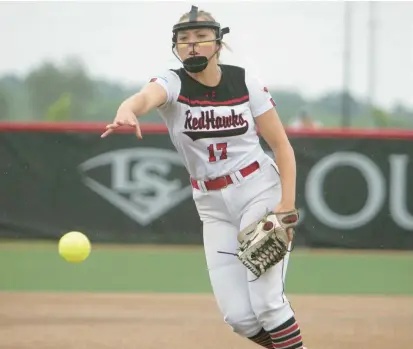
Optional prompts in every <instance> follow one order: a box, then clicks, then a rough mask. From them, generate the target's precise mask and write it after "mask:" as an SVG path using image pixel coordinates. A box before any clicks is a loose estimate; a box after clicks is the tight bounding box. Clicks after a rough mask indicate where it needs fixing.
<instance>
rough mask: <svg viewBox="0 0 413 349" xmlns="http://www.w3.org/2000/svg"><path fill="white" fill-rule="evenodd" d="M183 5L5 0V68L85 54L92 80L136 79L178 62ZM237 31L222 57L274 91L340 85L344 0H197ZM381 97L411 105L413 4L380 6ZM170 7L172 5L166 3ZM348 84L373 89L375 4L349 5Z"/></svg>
mask: <svg viewBox="0 0 413 349" xmlns="http://www.w3.org/2000/svg"><path fill="white" fill-rule="evenodd" d="M191 4H193V3H192V2H188V1H181V2H170V1H168V2H155V1H153V2H146V1H142V2H138V1H135V2H128V3H120V2H116V3H114V2H112V3H111V2H105V3H104V2H98V1H93V2H59V3H58V2H25V3H23V2H20V3H18V2H9V3H6V2H0V38H1V54H0V75H3V74H4V73H17V74H19V75H22V74H26V73H27V72H28V71H29V70H30V69H32V68H33V67H34V66H35V65H38V64H40V63H41V62H43V61H44V60H52V61H55V62H59V61H62V60H63V59H64V58H65V57H67V56H70V55H77V56H80V57H81V58H82V59H83V60H84V62H85V64H86V66H87V69H88V71H89V73H90V74H91V75H93V76H96V77H102V78H108V79H111V80H113V81H117V82H122V83H127V84H137V83H141V82H144V81H147V80H148V78H149V77H150V75H152V74H157V73H158V72H162V71H163V70H164V69H167V68H175V67H178V66H179V64H180V63H179V62H178V61H177V60H176V58H175V57H174V56H173V55H172V53H171V28H172V26H173V24H174V23H175V22H176V21H177V20H178V18H179V17H180V15H181V14H182V13H183V12H186V11H188V10H190V6H191ZM194 4H195V5H198V6H199V7H200V8H201V9H205V10H207V11H210V12H212V14H213V15H214V16H215V18H216V20H217V21H219V22H221V24H222V25H223V26H229V27H230V28H231V33H230V34H229V35H227V36H226V37H225V40H226V42H227V43H228V44H229V45H230V47H231V48H232V51H233V52H232V53H230V52H225V53H224V54H223V57H222V58H223V60H224V63H229V64H231V63H234V64H242V65H244V66H246V67H247V68H249V69H253V71H254V73H257V74H259V75H260V77H261V78H262V80H264V81H265V82H266V83H267V85H269V86H271V87H274V88H291V89H295V90H297V91H299V92H301V93H303V94H304V95H305V96H309V97H313V96H318V95H320V94H322V93H324V92H326V91H328V90H331V89H339V88H341V86H342V83H343V45H344V40H343V38H344V31H343V23H344V22H343V18H344V3H343V2H338V1H332V2H310V1H308V2H307V1H306V2H303V1H301V2H294V1H288V2H276V1H272V2H256V1H254V2H252V1H251V2H240V1H237V2H236V3H235V2H232V1H230V2H220V3H218V2H216V1H210V2H200V3H194ZM376 4H377V5H376V13H377V15H376V22H377V30H376V37H377V49H376V55H375V62H376V85H375V95H374V99H375V102H376V103H378V104H380V105H383V106H391V105H393V103H395V102H396V101H403V102H404V103H406V104H408V105H410V106H413V3H412V2H396V1H394V2H379V3H376ZM166 6H168V7H169V8H168V9H166ZM351 6H352V13H353V16H352V31H351V33H352V35H351V40H352V46H351V48H352V49H351V55H352V59H351V77H350V88H351V91H352V92H353V93H356V94H357V95H358V96H361V97H366V96H367V93H368V83H367V81H368V80H367V78H368V69H367V68H368V64H369V61H368V58H369V57H368V37H369V36H368V23H369V22H368V21H369V3H367V2H352V3H351Z"/></svg>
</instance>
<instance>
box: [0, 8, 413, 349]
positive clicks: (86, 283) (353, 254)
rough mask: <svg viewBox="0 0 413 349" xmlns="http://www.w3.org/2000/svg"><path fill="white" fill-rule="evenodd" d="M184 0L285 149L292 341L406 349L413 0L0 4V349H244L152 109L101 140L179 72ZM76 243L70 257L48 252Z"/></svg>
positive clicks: (411, 336) (332, 347)
mask: <svg viewBox="0 0 413 349" xmlns="http://www.w3.org/2000/svg"><path fill="white" fill-rule="evenodd" d="M193 4H194V5H198V6H199V8H200V9H203V10H206V11H209V12H211V13H212V15H213V16H214V17H215V19H216V20H217V21H218V22H220V23H221V24H222V26H224V27H225V26H229V27H230V29H231V33H230V34H229V35H227V36H226V37H225V41H226V43H227V44H228V46H229V48H230V50H224V51H223V54H222V61H223V63H228V64H238V65H242V66H244V67H246V68H247V69H248V70H249V71H251V72H252V73H253V74H256V75H258V76H259V77H260V78H261V80H262V81H263V82H264V83H265V84H266V86H267V87H268V88H269V90H270V92H271V93H272V95H273V97H274V100H275V101H276V103H277V110H278V112H279V115H280V117H281V118H282V121H283V122H284V125H285V126H286V127H287V132H288V134H289V137H290V140H291V143H292V145H293V148H294V151H295V155H296V160H297V207H298V208H299V209H300V222H299V227H298V228H297V234H296V237H295V240H294V249H293V252H292V254H291V257H290V259H289V265H288V276H287V279H286V280H287V281H286V284H285V290H286V292H287V295H289V296H290V300H292V302H293V305H294V310H295V311H296V312H297V317H298V319H299V322H300V324H301V326H302V329H303V334H304V338H305V340H306V342H305V344H306V346H307V347H308V348H309V349H316V348H329V349H347V348H349V347H353V348H360V349H364V348H373V347H374V348H375V349H388V348H396V347H397V348H401V347H403V348H410V347H411V344H412V343H413V332H412V331H411V329H412V326H413V313H412V307H411V304H412V295H413V273H412V270H413V254H412V251H413V180H412V178H413V161H412V159H413V3H412V2H397V1H391V2H390V1H388V2H365V1H351V2H341V1H329V2H327V1H318V2H313V1H300V2H295V1H286V2H258V1H249V2H247V1H245V2H243V1H227V2H218V1H210V2H201V3H192V2H188V1H185V2H184V1H181V2H172V1H164V2H160V1H159V2H158V1H136V2H120V1H119V2H97V1H93V2H57V1H53V2H41V1H36V2H3V1H2V2H0V39H1V41H0V42H1V51H0V159H1V161H0V348H1V349H3V348H4V349H33V348H35V349H47V348H57V347H58V348H61V349H74V348H76V349H81V348H88V349H94V348H96V349H97V348H99V349H101V348H116V349H122V348H125V349H126V348H128V349H129V348H139V349H141V348H142V349H155V348H158V347H159V346H160V345H161V346H162V345H163V346H165V347H168V348H180V349H186V348H195V347H196V348H200V349H215V348H217V347H222V348H224V347H225V348H237V349H248V348H250V349H252V348H254V345H253V344H251V343H250V342H246V341H244V340H242V339H241V338H239V337H237V336H235V335H234V334H233V333H232V332H231V331H230V330H229V329H228V328H227V327H226V325H225V324H224V323H223V321H222V318H221V316H220V314H219V311H218V309H217V308H216V303H215V301H214V299H213V297H212V290H211V287H210V283H209V275H208V270H207V268H206V264H205V259H204V253H203V248H202V242H203V241H202V224H201V222H200V220H199V217H198V214H197V212H196V209H195V206H194V203H193V201H192V187H191V186H190V182H189V179H188V174H187V172H186V169H185V168H184V167H183V165H182V162H181V160H180V159H179V157H178V156H177V153H176V151H175V149H174V148H173V146H172V143H171V141H170V138H169V135H168V134H167V133H166V129H165V127H164V126H163V125H162V121H161V118H160V117H159V116H158V114H157V112H156V111H153V112H151V113H149V114H148V115H145V116H142V117H141V118H140V121H141V123H143V124H145V125H144V126H143V137H144V138H143V140H139V141H137V139H136V137H135V135H134V134H132V133H131V132H128V131H126V132H125V133H122V132H119V133H117V134H114V135H112V136H111V137H109V138H105V139H103V140H102V139H101V138H100V134H101V133H102V132H103V130H104V127H105V125H106V123H107V122H109V121H111V120H113V118H114V117H115V115H116V111H117V108H118V106H119V104H120V103H121V102H122V101H123V100H124V99H125V98H126V97H128V96H130V95H131V94H134V93H136V92H137V91H139V90H140V88H141V87H142V86H143V85H144V84H145V83H146V82H148V81H149V80H150V79H151V77H152V76H154V75H158V74H160V73H162V72H163V71H164V70H165V69H168V68H178V67H180V62H179V61H178V60H177V59H176V58H175V57H174V56H173V54H172V52H171V39H172V26H173V25H174V24H175V23H176V21H177V20H178V19H179V17H180V16H181V15H182V14H183V13H185V12H187V11H189V10H190V8H191V5H193ZM344 127H345V128H346V130H343V128H344ZM263 147H264V149H265V150H266V151H267V152H268V154H269V155H270V156H272V154H271V151H270V149H269V148H268V146H267V145H266V144H263ZM74 230H75V231H81V232H83V233H85V234H86V235H87V236H88V237H89V239H90V240H91V242H92V253H91V255H90V256H89V258H88V259H87V260H86V261H85V262H83V263H81V264H69V263H67V262H65V261H64V260H63V258H61V257H60V256H59V255H58V251H57V242H58V240H59V238H60V237H61V236H62V235H63V234H64V233H66V232H68V231H74ZM102 292H105V294H103V293H102ZM69 293H70V294H69ZM98 293H99V294H98ZM126 293H132V294H129V295H126ZM171 294H174V295H171ZM214 331H218V335H214V336H211V335H210V334H212V332H214ZM73 333H76V336H73ZM205 333H207V336H208V337H207V338H208V340H201V341H200V340H199V339H200V338H205ZM160 334H161V335H160Z"/></svg>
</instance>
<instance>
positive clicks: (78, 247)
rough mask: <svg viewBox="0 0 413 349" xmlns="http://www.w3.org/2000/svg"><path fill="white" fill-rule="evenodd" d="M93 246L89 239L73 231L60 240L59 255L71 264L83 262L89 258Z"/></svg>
mask: <svg viewBox="0 0 413 349" xmlns="http://www.w3.org/2000/svg"><path fill="white" fill-rule="evenodd" d="M90 250H91V244H90V241H89V239H88V237H87V236H86V235H85V234H83V233H81V232H78V231H71V232H68V233H66V234H65V235H63V236H62V237H61V238H60V240H59V254H60V255H61V256H62V257H63V258H64V259H65V260H66V261H68V262H70V263H80V262H83V261H84V260H85V259H86V258H87V257H89V254H90Z"/></svg>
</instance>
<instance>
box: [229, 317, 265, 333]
mask: <svg viewBox="0 0 413 349" xmlns="http://www.w3.org/2000/svg"><path fill="white" fill-rule="evenodd" d="M224 321H225V322H226V323H227V324H228V325H229V326H230V327H231V328H232V330H233V331H234V332H235V333H237V334H239V335H240V336H243V337H251V336H253V335H255V334H257V332H258V331H259V330H260V329H261V328H262V326H261V325H260V324H259V322H258V320H257V318H256V316H255V315H254V314H253V313H248V314H241V313H238V314H237V313H232V314H227V315H226V316H224Z"/></svg>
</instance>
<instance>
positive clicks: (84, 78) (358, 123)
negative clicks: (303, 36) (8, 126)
mask: <svg viewBox="0 0 413 349" xmlns="http://www.w3.org/2000/svg"><path fill="white" fill-rule="evenodd" d="M140 88H141V86H139V85H136V86H134V87H126V86H122V85H121V84H118V83H115V82H111V81H105V80H102V79H94V78H92V77H90V76H89V75H88V74H87V71H86V69H85V67H84V65H83V64H82V62H81V61H80V60H78V59H76V58H70V59H67V60H66V61H65V62H64V63H63V64H62V65H58V64H56V63H53V62H50V61H47V62H43V63H42V64H40V65H39V66H37V67H35V68H33V69H32V70H31V71H30V72H28V73H27V74H26V75H25V76H22V77H21V76H16V75H12V74H10V75H5V76H2V77H0V120H1V121H49V122H59V121H76V122H81V121H102V122H107V121H110V120H112V119H113V118H114V116H115V115H116V110H117V108H118V106H119V104H120V103H121V101H122V100H123V99H124V98H126V97H128V96H130V95H131V94H134V93H136V92H137V91H139V89H140ZM271 93H272V95H273V97H274V99H275V100H276V102H277V110H278V112H279V114H280V117H281V118H282V120H283V122H284V123H285V124H286V125H288V124H289V123H291V122H292V121H293V120H294V119H295V118H296V117H297V116H298V115H299V114H300V113H301V112H302V111H303V110H305V111H306V112H307V113H308V114H309V115H310V116H311V117H312V118H313V119H315V120H318V121H319V122H321V124H322V125H324V126H327V127H335V126H339V125H340V124H341V121H342V108H343V100H344V97H346V98H345V100H347V102H348V107H347V109H346V110H349V112H350V116H351V125H352V126H354V127H400V128H413V110H412V109H409V108H407V107H406V106H404V105H402V104H398V105H395V106H394V107H393V108H392V109H391V110H385V109H382V108H379V107H377V106H375V107H374V108H373V110H370V108H369V106H368V104H367V103H366V102H365V101H363V100H361V99H358V98H356V97H354V96H353V95H347V96H344V95H343V93H342V92H340V91H331V92H329V93H326V94H325V95H323V96H320V97H319V98H316V99H313V100H309V99H306V98H304V97H303V96H302V95H300V94H299V93H297V92H295V91H285V90H276V89H273V90H271ZM140 120H141V122H152V123H153V122H155V123H161V122H162V120H161V118H160V117H159V115H158V114H157V112H156V111H153V112H151V113H150V114H149V115H146V116H145V117H142V118H141V119H140Z"/></svg>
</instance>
